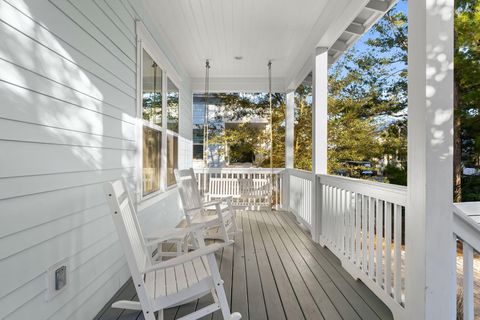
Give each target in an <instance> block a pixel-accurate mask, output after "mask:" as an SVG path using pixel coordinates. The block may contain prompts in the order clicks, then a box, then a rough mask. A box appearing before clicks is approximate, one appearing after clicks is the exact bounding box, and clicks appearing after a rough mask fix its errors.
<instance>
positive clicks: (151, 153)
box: [143, 126, 162, 196]
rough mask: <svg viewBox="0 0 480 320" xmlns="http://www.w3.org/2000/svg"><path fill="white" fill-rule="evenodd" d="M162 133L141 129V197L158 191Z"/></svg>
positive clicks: (147, 128) (145, 127)
mask: <svg viewBox="0 0 480 320" xmlns="http://www.w3.org/2000/svg"><path fill="white" fill-rule="evenodd" d="M161 149H162V133H161V132H160V131H157V130H155V129H151V128H149V127H147V126H144V127H143V196H146V195H148V194H150V193H153V192H155V191H158V190H160V159H161V155H160V152H161Z"/></svg>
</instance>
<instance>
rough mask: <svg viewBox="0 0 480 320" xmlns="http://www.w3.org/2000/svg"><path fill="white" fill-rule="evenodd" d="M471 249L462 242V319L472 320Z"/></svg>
mask: <svg viewBox="0 0 480 320" xmlns="http://www.w3.org/2000/svg"><path fill="white" fill-rule="evenodd" d="M473 280H474V278H473V248H472V246H470V245H469V244H468V243H467V242H465V241H463V319H464V320H473V318H474V307H475V304H474V301H473Z"/></svg>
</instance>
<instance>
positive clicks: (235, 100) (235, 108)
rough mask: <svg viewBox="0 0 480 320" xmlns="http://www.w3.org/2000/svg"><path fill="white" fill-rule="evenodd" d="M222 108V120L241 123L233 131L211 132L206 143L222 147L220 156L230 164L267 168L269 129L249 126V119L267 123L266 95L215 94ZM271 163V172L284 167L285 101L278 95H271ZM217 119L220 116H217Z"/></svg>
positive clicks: (268, 109) (267, 105)
mask: <svg viewBox="0 0 480 320" xmlns="http://www.w3.org/2000/svg"><path fill="white" fill-rule="evenodd" d="M216 98H218V99H219V101H220V104H221V105H222V106H224V110H223V116H224V117H225V118H227V119H229V120H244V121H245V122H244V123H242V124H240V125H239V126H237V127H235V128H229V129H225V130H219V129H218V128H217V129H216V130H212V131H213V133H212V137H211V139H210V142H211V143H213V144H220V145H224V146H226V147H225V148H224V151H223V152H224V155H225V156H227V155H228V158H229V161H230V163H244V162H251V163H252V164H254V165H256V166H259V167H270V145H271V142H270V131H269V130H270V129H269V125H268V127H267V130H261V129H259V128H255V127H252V126H250V125H249V123H248V119H250V118H263V119H267V120H268V121H269V120H270V101H269V96H268V94H265V93H255V94H239V93H229V94H217V95H216ZM272 111H273V112H272V123H273V131H272V135H273V152H272V153H273V161H272V165H273V167H275V168H281V167H284V166H285V160H284V158H285V156H284V155H285V143H284V141H285V123H284V119H285V101H284V96H283V95H282V94H272ZM217 116H218V117H221V116H222V115H217Z"/></svg>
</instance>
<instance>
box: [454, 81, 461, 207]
mask: <svg viewBox="0 0 480 320" xmlns="http://www.w3.org/2000/svg"><path fill="white" fill-rule="evenodd" d="M453 110H454V120H453V121H454V123H453V201H454V202H461V201H462V118H461V111H460V94H459V87H458V82H457V81H455V83H454V91H453Z"/></svg>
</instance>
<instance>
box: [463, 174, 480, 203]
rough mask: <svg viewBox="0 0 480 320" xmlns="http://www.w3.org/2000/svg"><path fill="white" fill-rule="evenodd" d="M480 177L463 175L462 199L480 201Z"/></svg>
mask: <svg viewBox="0 0 480 320" xmlns="http://www.w3.org/2000/svg"><path fill="white" fill-rule="evenodd" d="M479 178H480V177H479V176H464V177H462V185H463V195H462V196H463V198H462V201H480V179H479Z"/></svg>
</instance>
